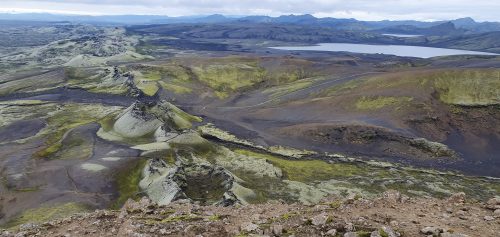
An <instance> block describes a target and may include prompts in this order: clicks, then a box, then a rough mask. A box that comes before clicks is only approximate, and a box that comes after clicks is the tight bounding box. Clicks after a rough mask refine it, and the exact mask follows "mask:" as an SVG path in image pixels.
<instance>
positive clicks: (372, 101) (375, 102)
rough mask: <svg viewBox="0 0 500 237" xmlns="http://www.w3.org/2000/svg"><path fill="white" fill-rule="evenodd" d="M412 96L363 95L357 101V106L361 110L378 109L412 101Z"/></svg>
mask: <svg viewBox="0 0 500 237" xmlns="http://www.w3.org/2000/svg"><path fill="white" fill-rule="evenodd" d="M412 100H413V98H411V97H392V96H386V97H383V96H377V97H366V96H363V97H361V98H359V99H358V101H356V104H355V106H356V108H357V109H359V110H378V109H382V108H384V107H387V106H398V105H402V104H404V103H407V102H411V101H412Z"/></svg>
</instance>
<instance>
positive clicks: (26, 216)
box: [6, 202, 89, 228]
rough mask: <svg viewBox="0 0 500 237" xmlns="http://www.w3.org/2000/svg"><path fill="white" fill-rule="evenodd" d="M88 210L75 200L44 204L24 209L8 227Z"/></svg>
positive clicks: (40, 221)
mask: <svg viewBox="0 0 500 237" xmlns="http://www.w3.org/2000/svg"><path fill="white" fill-rule="evenodd" d="M88 210H89V209H88V207H87V206H85V205H83V204H79V203H74V202H70V203H65V204H58V205H54V206H42V207H39V208H35V209H28V210H26V211H24V212H23V213H22V214H21V215H19V216H18V217H17V218H15V219H13V220H11V221H10V222H8V223H7V224H6V227H9V228H12V227H15V226H18V225H21V224H24V223H43V222H47V221H50V220H54V219H58V218H64V217H66V216H69V215H72V214H74V213H80V212H85V211H88Z"/></svg>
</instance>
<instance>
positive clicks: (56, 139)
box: [35, 104, 116, 158]
mask: <svg viewBox="0 0 500 237" xmlns="http://www.w3.org/2000/svg"><path fill="white" fill-rule="evenodd" d="M115 110H116V108H115V109H112V108H106V107H105V106H102V105H86V104H65V105H62V106H61V107H60V108H59V109H57V110H56V111H52V112H51V113H49V117H48V118H47V127H46V128H44V130H43V132H42V134H43V135H45V136H46V137H47V140H46V144H47V146H46V147H45V148H43V149H41V150H39V151H38V152H36V153H35V156H37V157H42V158H49V157H50V156H52V155H53V154H55V153H57V152H58V151H59V150H60V149H61V147H62V140H63V137H64V135H65V134H66V133H67V132H68V131H70V130H71V129H73V128H76V127H79V126H82V125H85V124H89V123H92V122H97V121H99V120H100V119H102V118H104V117H105V116H106V115H107V114H108V113H111V112H113V111H115Z"/></svg>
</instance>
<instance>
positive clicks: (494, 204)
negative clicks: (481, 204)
mask: <svg viewBox="0 0 500 237" xmlns="http://www.w3.org/2000/svg"><path fill="white" fill-rule="evenodd" d="M486 208H488V209H491V210H497V209H500V198H498V197H494V198H492V199H490V200H488V202H486Z"/></svg>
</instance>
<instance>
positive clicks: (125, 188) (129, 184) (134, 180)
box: [111, 159, 146, 209]
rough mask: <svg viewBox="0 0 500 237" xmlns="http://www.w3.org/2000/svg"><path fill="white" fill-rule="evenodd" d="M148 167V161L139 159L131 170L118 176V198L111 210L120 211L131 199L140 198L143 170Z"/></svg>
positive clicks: (124, 171) (126, 170)
mask: <svg viewBox="0 0 500 237" xmlns="http://www.w3.org/2000/svg"><path fill="white" fill-rule="evenodd" d="M145 166H146V159H139V160H137V161H136V162H135V163H134V164H133V165H131V166H130V167H129V168H127V169H125V170H123V171H121V172H119V173H118V175H117V176H116V179H115V180H116V185H117V189H118V198H117V199H116V201H115V202H114V203H113V205H111V208H113V209H118V208H120V207H121V206H123V204H124V203H125V202H126V201H127V200H128V199H129V198H132V199H138V198H139V193H140V190H139V182H140V181H141V179H142V170H143V169H144V167H145Z"/></svg>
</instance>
